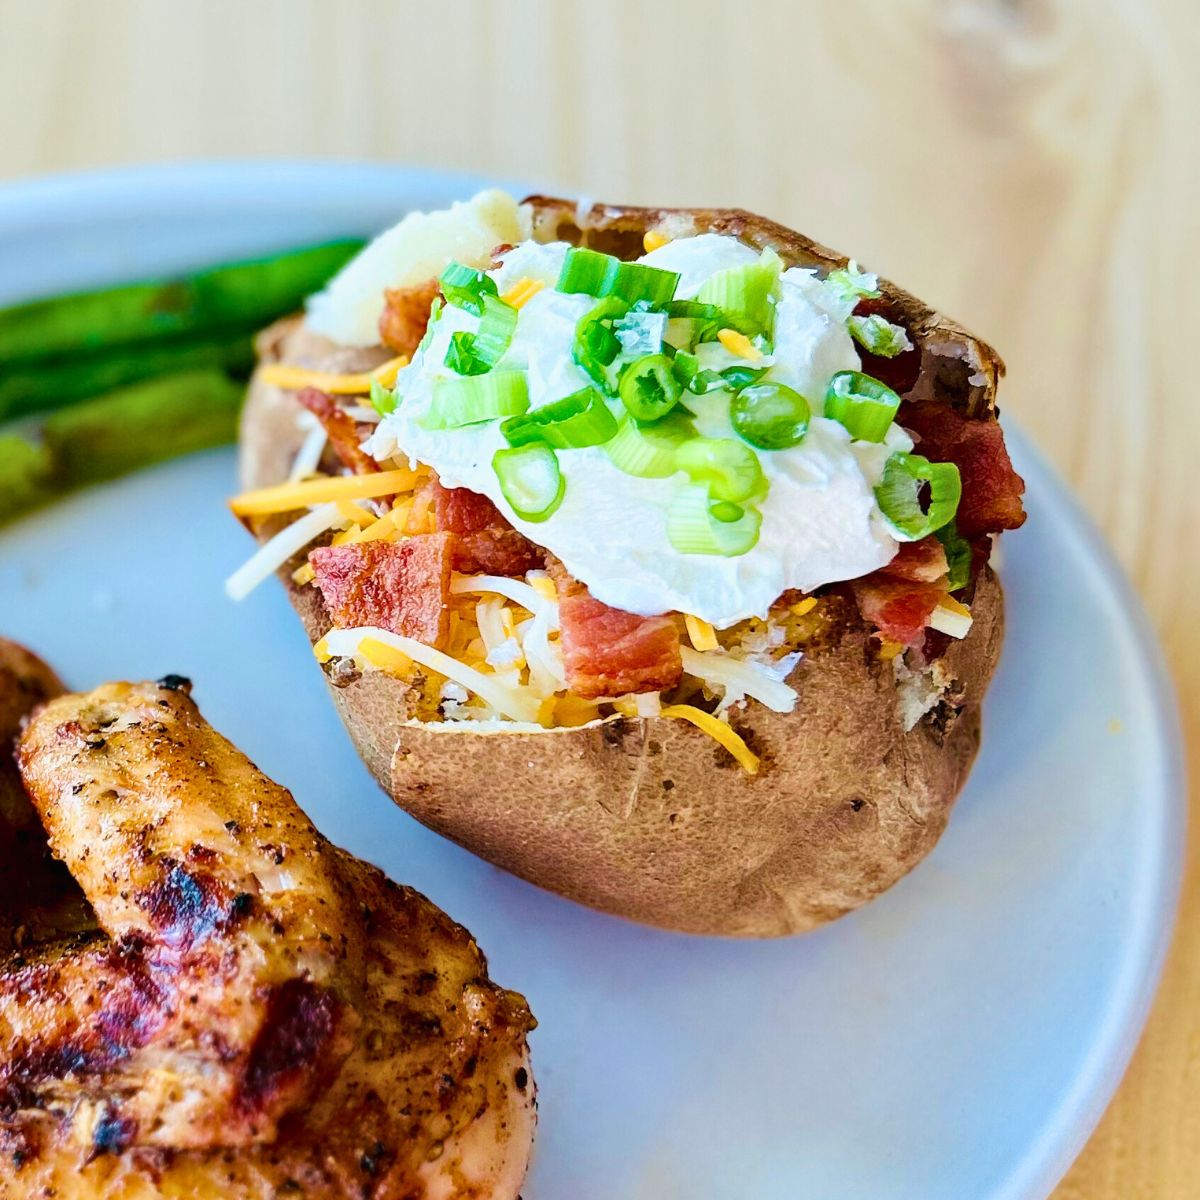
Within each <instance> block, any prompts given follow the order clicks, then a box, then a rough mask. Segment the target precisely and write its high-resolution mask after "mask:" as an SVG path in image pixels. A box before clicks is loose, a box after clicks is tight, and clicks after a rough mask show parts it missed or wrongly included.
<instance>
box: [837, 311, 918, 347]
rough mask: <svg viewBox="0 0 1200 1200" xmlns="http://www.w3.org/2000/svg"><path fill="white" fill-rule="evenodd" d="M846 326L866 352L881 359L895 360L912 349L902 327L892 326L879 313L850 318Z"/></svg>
mask: <svg viewBox="0 0 1200 1200" xmlns="http://www.w3.org/2000/svg"><path fill="white" fill-rule="evenodd" d="M846 326H847V328H848V329H849V330H850V333H851V334H852V335H853V337H854V340H855V341H856V342H857V343H858V344H859V345H860V346H861V347H862V348H863V349H864V350H866V351H867V353H868V354H877V355H879V356H880V357H881V358H895V357H896V355H897V354H903V353H904V352H905V350H911V349H912V348H913V345H912V342H910V341H909V340H908V333H907V331H906V330H905V329H904V327H903V326H902V325H893V324H892V323H891V321H889V320H888V319H887V317H882V316H880V315H879V313H871V314H870V315H868V316H865V317H855V316H850V317H847V319H846Z"/></svg>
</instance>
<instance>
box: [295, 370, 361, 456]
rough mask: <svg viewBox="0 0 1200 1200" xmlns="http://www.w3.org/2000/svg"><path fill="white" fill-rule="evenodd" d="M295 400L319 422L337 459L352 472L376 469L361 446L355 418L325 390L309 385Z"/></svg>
mask: <svg viewBox="0 0 1200 1200" xmlns="http://www.w3.org/2000/svg"><path fill="white" fill-rule="evenodd" d="M296 399H297V400H299V401H300V403H301V404H303V405H304V407H305V408H307V409H308V411H309V412H310V413H312V414H313V416H314V417H316V418H317V420H318V421H320V422H321V427H322V428H323V429H324V430H325V433H326V434H327V436H328V437H329V443H330V445H331V446H332V447H333V449H334V451H335V452H336V454H337V456H338V458H340V459H341V460H342V462H343V463H345V464H346V466H348V467H349V468H350V470H351V471H353V472H354V474H355V475H369V474H370V473H371V472H372V471H378V470H379V464H378V463H377V462H376V461H375V460H374V459H373V458H372V457H371V456H370V455H369V454H368V453H367V452H366V451H365V450H364V449H363V448H362V444H361V443H362V441H363V438H362V434H360V433H359V429H358V426H357V424H355V421H354V418H353V417H352V416H350V414H349V413H348V412H346V410H345V409H344V408H342V407H341V405H339V404H338V402H337V401H336V400H335V399H334V398H333V397H332V396H331V395H329V393H328V392H322V391H321V390H320V389H319V388H314V387H308V388H304V389H303V390H302V391H301V392H300V393H299V395H298V396H297V397H296Z"/></svg>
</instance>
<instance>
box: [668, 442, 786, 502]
mask: <svg viewBox="0 0 1200 1200" xmlns="http://www.w3.org/2000/svg"><path fill="white" fill-rule="evenodd" d="M676 462H677V463H678V464H679V466H680V468H681V469H682V470H684V471H686V472H687V473H688V474H689V475H690V476H691V477H692V479H693V480H694V481H695V482H697V483H705V484H707V485H708V488H709V491H710V492H711V493H712V496H713V499H715V500H732V501H734V502H735V503H740V502H741V501H743V500H749V499H750V498H751V497H753V496H756V495H758V494H760V493H761V492H762V490H763V488H764V486H765V484H766V480H765V479H764V477H763V473H762V466H761V464H760V463H759V461H758V455H757V454H755V453H754V451H753V450H751V449H750V447H749V446H747V445H746V444H745V443H744V442H738V441H734V439H733V438H706V437H698V438H692V439H691V441H688V442H684V443H683V445H682V446H680V447H679V450H678V452H677V454H676Z"/></svg>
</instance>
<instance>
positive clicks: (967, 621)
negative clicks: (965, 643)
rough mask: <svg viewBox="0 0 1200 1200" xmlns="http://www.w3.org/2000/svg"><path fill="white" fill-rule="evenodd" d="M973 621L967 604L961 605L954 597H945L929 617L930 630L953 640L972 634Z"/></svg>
mask: <svg viewBox="0 0 1200 1200" xmlns="http://www.w3.org/2000/svg"><path fill="white" fill-rule="evenodd" d="M973 619H974V618H972V616H971V610H970V609H969V608H968V607H967V606H966V605H965V604H960V603H959V602H958V601H957V600H955V599H954V597H953V596H943V597H942V599H941V600H939V601H938V606H937V608H935V609H934V610H933V612H932V613H930V615H929V628H930V629H936V630H937V631H938V632H939V633H944V634H947V635H948V636H950V637H952V638H965V637H966V636H967V634H968V633H970V632H971V623H972V621H973Z"/></svg>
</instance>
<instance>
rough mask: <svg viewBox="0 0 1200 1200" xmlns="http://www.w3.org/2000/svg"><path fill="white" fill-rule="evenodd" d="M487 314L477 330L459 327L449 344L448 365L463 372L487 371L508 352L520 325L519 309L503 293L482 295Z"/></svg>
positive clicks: (483, 372)
mask: <svg viewBox="0 0 1200 1200" xmlns="http://www.w3.org/2000/svg"><path fill="white" fill-rule="evenodd" d="M482 304H483V317H482V318H481V320H480V322H479V330H478V332H476V333H467V332H465V331H459V332H458V333H455V334H452V335H451V337H450V345H449V346H447V347H446V359H445V362H446V366H448V367H449V368H450V369H451V370H452V371H457V372H458V373H459V374H460V375H483V374H485V373H486V372H488V371H490V370H491V369H492V368H493V367H494V366H495V365H496V364H497V363H498V362H499V361H500V360H501V359H502V358H503V357H504V355H505V353H506V351H507V350H508V347H509V346H510V345H511V343H512V338H513V333H514V332H516V328H517V310H516V309H515V308H513V306H512V305H511V304H505V303H504V301H503V300H501V299H500V297H499V296H493V295H490V294H486V295H484V296H483V298H482Z"/></svg>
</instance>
